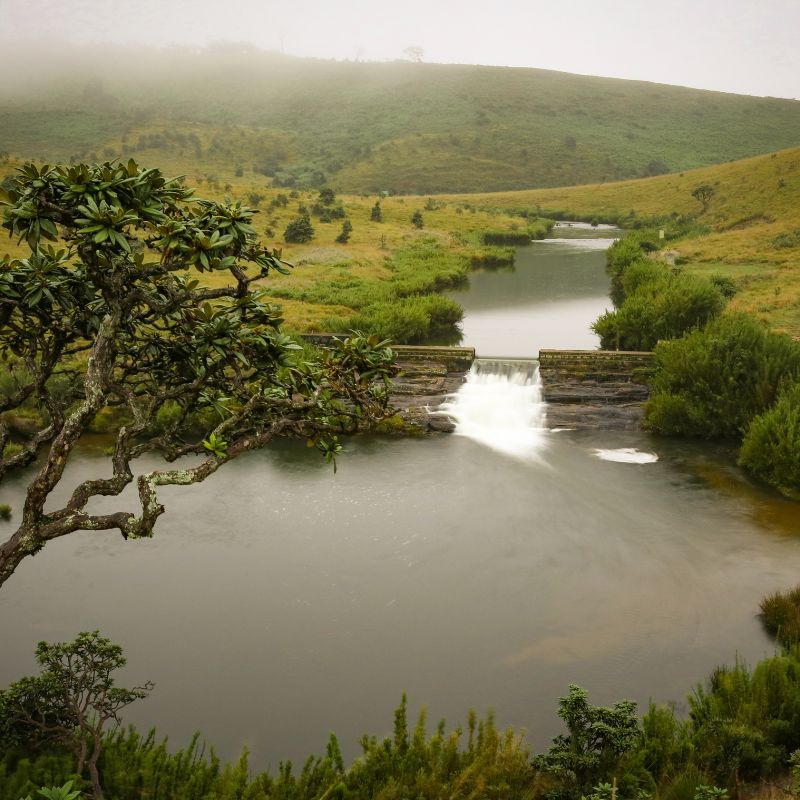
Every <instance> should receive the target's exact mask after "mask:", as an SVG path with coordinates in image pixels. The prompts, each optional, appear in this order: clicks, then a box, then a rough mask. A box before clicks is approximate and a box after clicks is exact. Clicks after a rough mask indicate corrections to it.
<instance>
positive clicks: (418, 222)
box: [411, 209, 425, 228]
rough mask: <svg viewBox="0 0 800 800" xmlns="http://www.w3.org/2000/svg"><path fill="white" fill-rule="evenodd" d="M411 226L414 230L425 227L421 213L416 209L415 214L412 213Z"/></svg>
mask: <svg viewBox="0 0 800 800" xmlns="http://www.w3.org/2000/svg"><path fill="white" fill-rule="evenodd" d="M411 224H412V225H413V226H414V227H415V228H422V227H423V226H424V225H425V221H424V220H423V218H422V212H421V211H420V210H419V209H417V210H416V211H415V212H414V213H413V214H412V215H411Z"/></svg>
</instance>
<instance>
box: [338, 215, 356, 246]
mask: <svg viewBox="0 0 800 800" xmlns="http://www.w3.org/2000/svg"><path fill="white" fill-rule="evenodd" d="M352 232H353V223H352V222H350V220H349V219H346V220H345V221H344V222H343V223H342V231H341V233H340V234H339V235H338V236H337V237H336V241H337V242H338V243H339V244H347V242H349V241H350V234H351V233H352Z"/></svg>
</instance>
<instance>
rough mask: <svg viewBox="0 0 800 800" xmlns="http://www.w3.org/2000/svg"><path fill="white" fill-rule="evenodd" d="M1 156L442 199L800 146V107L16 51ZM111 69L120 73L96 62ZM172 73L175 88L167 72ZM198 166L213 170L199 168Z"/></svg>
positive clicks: (551, 80) (549, 83) (300, 62)
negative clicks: (130, 162)
mask: <svg viewBox="0 0 800 800" xmlns="http://www.w3.org/2000/svg"><path fill="white" fill-rule="evenodd" d="M5 54H6V58H7V63H15V62H17V61H18V62H19V63H26V64H31V65H32V66H31V69H29V70H26V71H25V75H24V76H23V75H21V74H20V73H19V71H18V70H17V71H13V70H6V71H4V72H2V71H0V109H2V113H3V126H2V130H0V151H6V152H9V153H13V154H14V155H17V156H23V157H27V158H37V159H43V160H62V161H63V160H68V159H69V158H70V157H75V158H76V159H78V160H96V159H97V158H99V159H102V158H106V157H111V156H120V157H123V158H126V159H127V158H128V157H129V156H131V155H133V156H135V157H137V158H138V159H139V160H143V161H149V162H150V163H157V164H159V165H161V166H163V167H165V168H167V169H169V170H170V171H173V172H185V173H186V174H187V175H189V177H190V180H191V181H192V183H197V179H198V178H202V179H203V180H204V181H207V180H208V179H209V178H211V179H212V182H213V181H214V180H217V181H220V182H221V184H222V185H224V184H225V183H228V182H229V181H230V178H231V177H235V176H236V174H237V172H239V173H240V177H243V176H248V177H250V178H253V179H258V178H262V177H263V178H266V179H267V181H268V182H269V183H270V184H273V185H277V183H281V184H283V185H293V186H297V187H302V186H319V185H321V184H322V183H324V182H328V183H330V184H331V185H332V186H334V187H335V188H337V189H340V190H342V191H348V192H350V193H363V192H366V193H376V192H380V191H384V190H386V191H389V192H392V193H408V194H430V193H440V192H445V191H450V192H453V191H462V192H478V191H489V190H505V189H519V188H525V187H530V186H564V185H572V184H583V183H589V182H603V181H615V180H621V179H626V178H634V177H641V176H644V175H648V174H656V173H658V172H668V171H681V170H687V169H693V168H696V167H700V166H704V165H708V164H713V163H720V162H723V161H728V160H731V159H740V158H744V157H747V156H751V155H755V154H757V153H764V152H769V151H772V150H777V149H780V148H785V147H792V146H798V145H800V103H798V102H796V101H792V100H779V99H775V98H756V97H744V96H737V95H732V94H725V93H720V92H709V91H700V90H696V89H686V88H681V87H674V86H665V85H659V84H652V83H643V82H636V81H623V80H616V79H608V78H594V77H587V76H578V75H570V74H567V73H560V72H553V71H547V70H536V69H517V68H513V69H511V68H500V67H486V66H468V65H440V64H412V63H402V62H395V63H352V62H335V61H323V60H316V59H301V58H294V57H290V56H283V55H280V54H277V53H265V52H259V51H256V50H249V51H243V50H242V49H241V48H240V47H239V48H237V47H236V46H234V45H232V46H229V47H228V48H227V49H226V48H224V47H221V46H219V45H218V46H216V47H212V48H208V49H206V50H204V51H202V50H201V51H198V52H188V51H184V52H175V51H172V52H170V51H166V50H151V51H146V50H145V51H143V50H142V49H141V48H137V49H135V50H134V49H126V48H121V47H116V48H114V50H113V51H111V52H108V51H106V50H105V49H104V48H103V47H102V46H99V45H93V46H92V47H91V48H85V49H82V48H77V47H76V48H73V49H72V50H69V49H64V50H63V51H62V53H61V54H60V55H54V54H51V53H48V52H39V51H37V50H36V48H35V47H34V46H33V45H31V44H26V45H25V46H24V47H20V52H17V51H16V50H15V48H14V47H13V46H9V47H7V48H6V53H5ZM97 63H103V65H104V67H103V75H102V79H99V78H98V74H97V69H96V65H97ZM165 75H168V76H169V80H168V81H167V80H165V78H164V76H165ZM198 165H202V166H200V167H199V168H198Z"/></svg>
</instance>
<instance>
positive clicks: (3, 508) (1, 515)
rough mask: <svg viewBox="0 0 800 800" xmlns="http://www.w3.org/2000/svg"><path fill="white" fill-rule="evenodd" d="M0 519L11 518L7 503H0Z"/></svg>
mask: <svg viewBox="0 0 800 800" xmlns="http://www.w3.org/2000/svg"><path fill="white" fill-rule="evenodd" d="M0 519H2V520H9V519H11V506H10V505H9V504H8V503H0Z"/></svg>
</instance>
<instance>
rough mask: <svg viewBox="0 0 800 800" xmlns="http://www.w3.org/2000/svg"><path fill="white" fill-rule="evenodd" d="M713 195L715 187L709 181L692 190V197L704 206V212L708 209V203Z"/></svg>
mask: <svg viewBox="0 0 800 800" xmlns="http://www.w3.org/2000/svg"><path fill="white" fill-rule="evenodd" d="M713 196H714V187H713V186H711V185H710V184H708V183H704V184H701V185H700V186H698V187H697V188H696V189H695V190H694V191H693V192H692V197H694V199H695V200H697V202H698V203H700V204H701V205H702V206H703V213H705V212H706V211H707V210H708V204H709V203H710V202H711V198H712V197H713Z"/></svg>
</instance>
